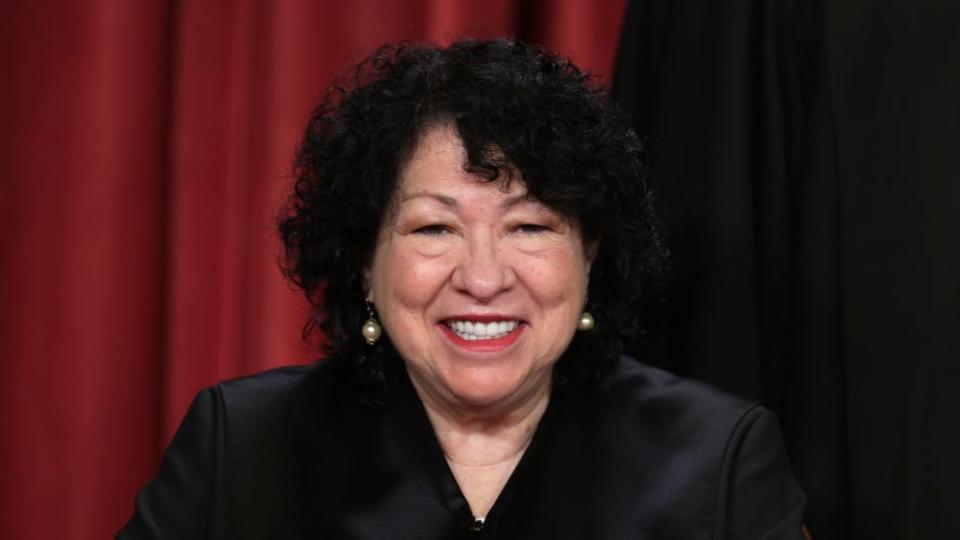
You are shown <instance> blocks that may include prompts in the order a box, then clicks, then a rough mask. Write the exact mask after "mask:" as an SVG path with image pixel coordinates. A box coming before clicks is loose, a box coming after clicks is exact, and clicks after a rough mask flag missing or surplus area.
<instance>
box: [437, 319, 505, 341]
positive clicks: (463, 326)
mask: <svg viewBox="0 0 960 540" xmlns="http://www.w3.org/2000/svg"><path fill="white" fill-rule="evenodd" d="M518 324H519V322H517V321H496V322H489V323H486V324H484V323H482V322H473V321H447V323H446V325H447V327H449V328H450V329H451V330H453V333H455V334H457V335H458V336H460V337H461V338H463V339H465V340H467V341H476V340H479V339H497V338H501V337H503V336H505V335H507V334H509V333H510V332H513V331H514V330H515V329H516V328H517V325H518Z"/></svg>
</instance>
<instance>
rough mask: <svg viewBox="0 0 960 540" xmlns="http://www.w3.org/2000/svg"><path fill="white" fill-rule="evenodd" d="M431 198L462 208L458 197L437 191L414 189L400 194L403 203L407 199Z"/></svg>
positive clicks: (455, 207) (446, 204)
mask: <svg viewBox="0 0 960 540" xmlns="http://www.w3.org/2000/svg"><path fill="white" fill-rule="evenodd" d="M424 197H426V198H430V199H434V200H437V201H439V202H440V203H442V204H443V205H444V206H449V207H450V208H453V209H457V208H460V203H459V202H457V200H456V199H454V198H453V197H450V196H448V195H444V194H442V193H437V192H435V191H414V192H412V193H406V192H404V193H402V194H401V195H400V203H401V204H403V203H405V202H407V201H410V200H413V199H420V198H424Z"/></svg>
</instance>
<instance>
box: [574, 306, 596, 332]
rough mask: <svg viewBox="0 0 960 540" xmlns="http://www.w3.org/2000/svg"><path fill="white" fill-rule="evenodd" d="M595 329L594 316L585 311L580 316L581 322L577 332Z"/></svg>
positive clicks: (578, 323) (578, 324) (578, 322)
mask: <svg viewBox="0 0 960 540" xmlns="http://www.w3.org/2000/svg"><path fill="white" fill-rule="evenodd" d="M592 329H593V315H591V314H590V312H589V311H584V312H583V313H581V314H580V320H579V321H577V330H582V331H586V330H592Z"/></svg>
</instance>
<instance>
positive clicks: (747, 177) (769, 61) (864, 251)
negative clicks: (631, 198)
mask: <svg viewBox="0 0 960 540" xmlns="http://www.w3.org/2000/svg"><path fill="white" fill-rule="evenodd" d="M823 8H826V11H825V12H823V11H822V9H823ZM828 67H829V69H827V68H828ZM828 73H829V76H828ZM614 90H615V92H614V93H615V97H617V98H618V99H619V100H620V101H621V102H622V103H623V104H624V105H625V106H626V107H627V108H628V109H629V110H630V112H631V113H632V114H633V117H634V120H635V123H636V126H637V129H638V131H639V132H640V133H641V135H645V136H646V140H647V148H648V154H649V160H650V168H651V171H652V178H653V184H654V185H655V187H656V189H657V190H658V192H659V197H660V204H661V207H662V211H663V213H664V222H665V228H666V230H667V233H668V235H669V238H670V243H671V247H672V249H673V251H674V265H675V269H674V273H673V276H672V278H671V279H670V280H669V282H668V283H667V289H666V291H665V293H664V295H663V297H662V298H658V299H656V300H657V301H656V302H653V303H652V305H651V306H650V307H649V308H648V310H649V313H650V315H649V318H650V327H651V336H650V339H649V341H648V342H647V343H645V344H643V347H642V349H641V350H643V351H644V352H645V354H646V357H647V358H648V359H650V360H652V361H654V362H655V363H658V364H660V365H664V366H666V367H668V368H670V369H672V370H674V371H677V372H679V373H682V374H685V375H689V376H693V377H696V378H700V379H704V380H707V381H709V382H711V383H713V384H715V385H718V386H721V387H723V388H726V389H728V390H732V391H734V392H737V393H740V394H743V395H747V396H752V397H755V398H758V399H761V400H762V401H764V402H765V403H766V404H768V405H769V406H771V407H772V408H774V409H776V410H777V411H778V412H779V413H780V416H781V420H782V422H783V425H784V429H785V436H786V438H787V442H788V445H789V447H790V452H791V457H792V459H793V463H794V467H795V469H796V470H797V473H798V475H799V476H800V479H801V482H802V483H803V484H804V487H805V488H806V490H807V492H808V494H809V495H810V505H809V512H808V516H807V518H808V519H807V520H808V523H809V524H810V526H811V529H812V532H813V536H814V537H815V538H817V539H818V540H823V539H832V538H855V539H870V540H875V539H904V540H906V539H909V540H913V539H917V538H960V520H958V519H957V518H956V516H955V515H954V514H955V508H957V507H958V506H960V428H958V427H957V426H958V421H957V418H960V248H958V247H957V246H958V245H960V242H958V241H957V239H956V237H957V236H958V233H960V181H958V179H960V166H958V163H960V160H958V157H957V156H958V155H960V151H958V148H960V99H958V98H957V96H960V3H957V2H956V0H930V1H927V2H922V3H916V2H897V1H895V0H831V1H830V2H829V3H820V2H817V1H816V0H803V1H801V0H631V1H630V3H629V8H628V13H627V18H626V20H625V24H624V27H623V37H622V41H621V49H620V55H619V58H618V65H617V73H616V78H615V84H614ZM841 193H842V197H841V196H840V195H839V194H841ZM638 348H639V345H638Z"/></svg>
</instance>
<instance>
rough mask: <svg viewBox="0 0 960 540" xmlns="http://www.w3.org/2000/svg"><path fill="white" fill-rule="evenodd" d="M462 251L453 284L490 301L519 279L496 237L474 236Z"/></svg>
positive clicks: (482, 299) (465, 291) (467, 292)
mask: <svg viewBox="0 0 960 540" xmlns="http://www.w3.org/2000/svg"><path fill="white" fill-rule="evenodd" d="M462 253H463V254H462V257H461V259H460V261H459V262H458V264H457V267H456V269H455V270H454V273H453V277H452V284H453V286H454V287H456V288H457V289H459V290H461V291H463V292H464V293H466V294H469V295H470V296H472V297H474V298H476V299H477V300H479V301H481V302H487V301H490V300H492V299H493V298H495V297H496V296H497V295H498V294H500V293H501V292H503V291H505V290H507V289H509V288H510V287H511V286H513V283H514V282H515V281H516V274H515V273H514V271H513V269H512V268H511V267H510V265H509V264H508V262H507V261H506V260H505V257H504V256H503V253H502V252H501V249H500V247H499V246H498V245H497V243H496V241H495V240H494V239H493V238H477V239H473V240H471V241H469V242H468V245H467V246H466V249H464V250H463V252H462Z"/></svg>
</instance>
